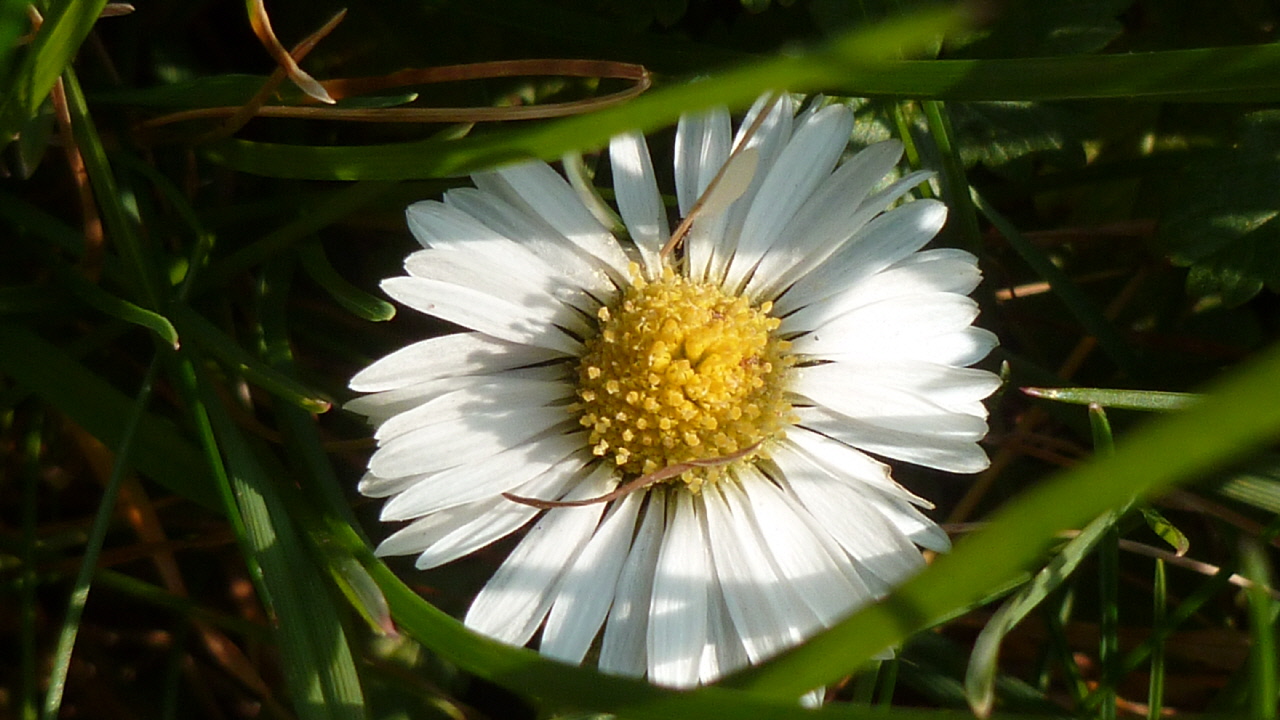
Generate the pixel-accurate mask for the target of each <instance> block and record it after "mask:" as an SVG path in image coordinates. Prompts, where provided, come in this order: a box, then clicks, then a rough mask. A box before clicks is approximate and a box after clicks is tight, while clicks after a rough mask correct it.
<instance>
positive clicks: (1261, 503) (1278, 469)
mask: <svg viewBox="0 0 1280 720" xmlns="http://www.w3.org/2000/svg"><path fill="white" fill-rule="evenodd" d="M1214 491H1215V492H1217V493H1218V494H1219V495H1222V496H1223V497H1228V498H1231V499H1232V500H1238V501H1240V502H1242V503H1247V504H1249V505H1252V506H1254V507H1256V508H1258V509H1260V510H1265V511H1267V512H1269V513H1275V514H1278V515H1280V456H1277V455H1275V454H1274V453H1263V454H1262V455H1261V456H1260V457H1258V458H1257V459H1255V460H1253V461H1252V462H1250V463H1249V464H1248V465H1247V466H1245V467H1244V468H1242V469H1241V470H1240V471H1239V472H1237V473H1233V474H1232V475H1231V476H1230V477H1228V478H1227V479H1226V480H1224V481H1223V482H1222V483H1221V484H1219V485H1217V486H1216V487H1214Z"/></svg>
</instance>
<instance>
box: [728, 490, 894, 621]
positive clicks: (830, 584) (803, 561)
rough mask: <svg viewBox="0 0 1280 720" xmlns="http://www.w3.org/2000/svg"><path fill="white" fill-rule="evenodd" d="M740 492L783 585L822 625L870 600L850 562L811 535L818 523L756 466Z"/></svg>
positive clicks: (822, 535)
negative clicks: (792, 592)
mask: <svg viewBox="0 0 1280 720" xmlns="http://www.w3.org/2000/svg"><path fill="white" fill-rule="evenodd" d="M741 489H742V493H743V494H744V495H745V498H743V500H744V502H743V503H742V512H745V513H748V514H750V515H752V516H753V517H754V519H755V524H756V526H757V527H758V528H759V531H760V536H761V539H762V540H763V541H764V545H765V547H766V548H768V552H769V556H770V557H771V558H772V560H773V563H774V566H775V567H776V568H777V570H778V574H779V576H780V577H781V578H782V581H783V583H784V584H786V585H787V587H789V588H791V590H792V591H794V592H795V594H796V595H798V596H799V597H800V599H801V600H802V601H803V602H804V603H805V604H806V605H808V606H809V609H810V610H812V611H813V613H814V615H816V617H817V620H818V622H819V623H820V624H821V625H822V626H823V627H829V626H831V625H833V624H835V623H836V622H837V621H839V620H841V619H843V618H844V616H845V615H847V614H848V613H849V611H850V610H851V609H852V608H853V607H855V606H857V605H861V604H862V603H864V602H866V601H867V600H869V599H870V598H871V590H870V588H868V586H867V583H866V582H864V581H863V580H862V579H861V578H860V577H859V576H858V573H857V571H856V570H855V569H854V567H853V564H852V563H850V562H849V561H848V558H846V557H845V555H844V553H843V552H842V551H841V550H840V549H839V547H838V546H837V545H836V543H835V542H834V541H833V540H832V539H831V536H830V535H829V534H828V533H827V532H826V531H825V530H821V531H815V528H816V527H817V526H818V525H819V523H816V522H815V521H814V519H813V515H812V514H811V513H809V512H808V511H807V510H806V509H805V508H804V507H803V506H801V505H800V503H799V502H797V501H796V500H794V499H793V498H792V497H791V496H789V495H787V494H784V493H783V492H782V491H781V490H779V489H778V487H777V486H776V485H774V484H773V483H772V482H770V481H769V480H768V479H767V478H766V477H764V475H763V474H761V473H760V471H759V470H757V469H755V468H750V469H749V470H747V471H746V472H745V473H743V476H742V488H741ZM908 547H909V548H910V545H909V544H908ZM910 549H911V553H912V554H913V555H915V556H916V557H919V553H918V552H916V551H915V549H914V548H910ZM837 558H839V560H838V561H837ZM812 629H816V628H811V629H810V630H812ZM808 634H809V631H806V632H805V635H806V636H807V635H808Z"/></svg>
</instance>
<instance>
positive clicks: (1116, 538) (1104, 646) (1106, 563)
mask: <svg viewBox="0 0 1280 720" xmlns="http://www.w3.org/2000/svg"><path fill="white" fill-rule="evenodd" d="M1089 425H1090V427H1091V428H1092V429H1093V449H1094V454H1096V455H1097V456H1098V457H1111V455H1113V454H1114V453H1115V440H1114V438H1113V437H1112V434H1111V421H1110V420H1109V419H1108V418H1107V413H1106V411H1105V410H1103V409H1102V406H1100V405H1098V404H1096V403H1091V404H1090V405H1089ZM1120 515H1121V513H1120V512H1116V513H1113V514H1111V517H1112V522H1111V523H1110V524H1109V525H1108V526H1107V529H1106V532H1104V533H1103V536H1102V540H1101V542H1099V543H1098V606H1099V608H1100V612H1101V620H1100V622H1099V628H1098V630H1099V638H1098V664H1099V665H1100V666H1101V667H1102V682H1101V683H1100V684H1099V686H1098V691H1097V693H1096V695H1097V701H1098V717H1100V718H1102V720H1115V716H1116V689H1115V683H1116V682H1117V679H1118V674H1117V672H1116V666H1117V665H1118V664H1119V659H1120V658H1119V656H1120V605H1119V599H1120V586H1119V585H1120V530H1119V529H1118V528H1117V527H1116V521H1118V520H1119V519H1120Z"/></svg>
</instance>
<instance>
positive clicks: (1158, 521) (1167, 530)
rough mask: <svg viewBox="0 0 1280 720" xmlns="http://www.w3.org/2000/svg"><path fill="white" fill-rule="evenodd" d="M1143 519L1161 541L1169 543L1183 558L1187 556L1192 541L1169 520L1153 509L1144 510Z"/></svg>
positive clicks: (1146, 508)
mask: <svg viewBox="0 0 1280 720" xmlns="http://www.w3.org/2000/svg"><path fill="white" fill-rule="evenodd" d="M1142 519H1143V520H1146V521H1147V527H1149V528H1151V532H1153V533H1155V534H1156V535H1159V536H1160V539H1161V540H1164V541H1165V542H1167V543H1169V547H1171V548H1173V551H1174V552H1175V553H1176V554H1177V555H1178V557H1182V556H1183V555H1186V554H1187V550H1190V549H1191V541H1190V540H1188V539H1187V536H1186V535H1184V534H1183V533H1182V531H1181V530H1179V529H1178V528H1177V526H1175V525H1174V524H1173V523H1171V522H1169V519H1168V518H1166V517H1165V516H1164V515H1162V514H1161V513H1160V511H1159V510H1156V509H1155V508H1152V507H1144V508H1142Z"/></svg>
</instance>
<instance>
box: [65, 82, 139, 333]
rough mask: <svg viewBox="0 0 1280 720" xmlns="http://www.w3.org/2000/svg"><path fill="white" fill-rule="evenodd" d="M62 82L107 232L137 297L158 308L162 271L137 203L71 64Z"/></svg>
mask: <svg viewBox="0 0 1280 720" xmlns="http://www.w3.org/2000/svg"><path fill="white" fill-rule="evenodd" d="M63 84H64V86H65V88H66V91H67V109H68V111H70V113H71V131H72V133H73V134H74V135H75V139H76V145H77V146H78V147H79V149H80V154H81V156H82V157H83V158H84V166H85V171H86V172H87V173H88V175H89V183H90V184H91V185H92V186H93V196H94V199H95V200H96V201H97V203H98V207H99V209H100V210H101V212H102V222H103V224H104V225H105V226H106V229H107V236H108V238H110V240H111V244H112V246H113V247H114V248H115V250H116V252H118V253H119V254H120V257H121V258H122V259H123V260H124V267H125V269H126V271H127V273H128V278H129V281H130V284H132V285H133V289H134V291H135V292H137V294H138V296H139V300H138V301H139V302H140V303H141V304H142V305H144V306H146V307H148V308H151V309H159V308H160V307H161V305H162V299H163V292H162V290H161V288H162V287H163V284H162V282H161V280H160V278H161V277H162V275H161V273H160V271H159V270H158V268H157V267H156V264H155V256H156V253H154V252H152V251H150V249H149V248H147V247H145V246H144V244H143V242H142V238H141V237H139V235H138V232H137V229H136V227H135V220H136V217H137V211H136V207H127V206H126V202H128V203H130V205H131V204H132V202H133V196H132V192H131V191H130V190H129V189H128V188H127V187H126V186H123V185H121V184H120V183H118V182H117V181H116V177H115V174H114V173H113V172H112V170H111V164H110V163H109V162H108V161H107V151H106V149H105V148H103V146H102V139H101V138H100V137H99V136H98V130H97V128H95V127H94V123H93V118H91V117H90V115H89V106H88V104H87V103H86V102H85V99H84V93H83V92H82V91H81V90H80V83H79V82H78V81H77V80H76V75H75V73H74V72H72V70H71V68H67V70H66V74H65V75H64V77H63Z"/></svg>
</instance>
